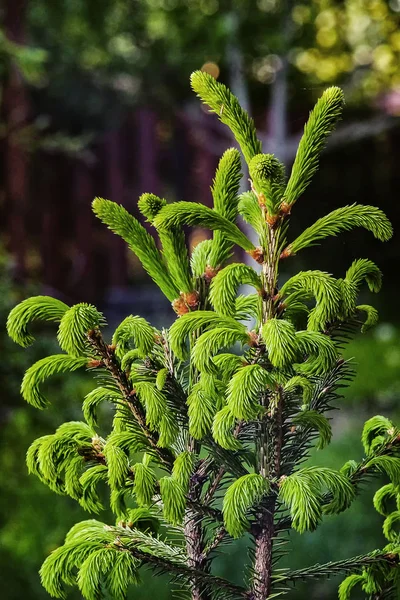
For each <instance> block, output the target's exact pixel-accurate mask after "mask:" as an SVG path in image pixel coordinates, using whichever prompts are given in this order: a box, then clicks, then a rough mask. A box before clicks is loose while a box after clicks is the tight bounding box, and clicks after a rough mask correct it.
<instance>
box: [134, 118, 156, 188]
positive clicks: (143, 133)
mask: <svg viewBox="0 0 400 600" xmlns="http://www.w3.org/2000/svg"><path fill="white" fill-rule="evenodd" d="M136 127H137V134H138V136H137V140H138V141H137V143H138V148H139V149H140V153H139V156H138V161H137V167H138V172H137V180H138V181H137V182H138V187H139V190H140V193H143V192H151V193H152V194H157V195H159V194H161V184H160V180H159V177H158V168H157V157H158V154H159V143H158V139H157V129H156V128H157V119H156V115H155V113H154V111H152V110H151V109H149V108H144V107H143V108H139V109H138V111H137V120H136Z"/></svg>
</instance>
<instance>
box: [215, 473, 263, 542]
mask: <svg viewBox="0 0 400 600" xmlns="http://www.w3.org/2000/svg"><path fill="white" fill-rule="evenodd" d="M269 487H270V484H269V481H268V479H265V478H264V477H263V476H262V475H259V474H258V473H249V474H248V475H243V477H240V478H239V479H237V480H236V481H235V482H234V483H232V484H231V485H230V486H229V488H228V489H227V490H226V493H225V496H224V504H223V508H222V512H223V515H224V523H225V527H226V529H227V531H228V533H229V534H230V535H231V536H232V537H234V538H237V537H240V536H241V535H243V533H244V532H245V531H246V530H247V529H248V527H249V521H248V519H247V513H248V511H249V510H250V509H251V508H252V507H254V506H255V505H256V504H257V503H259V502H260V500H261V499H262V497H263V496H264V494H267V493H268V491H269Z"/></svg>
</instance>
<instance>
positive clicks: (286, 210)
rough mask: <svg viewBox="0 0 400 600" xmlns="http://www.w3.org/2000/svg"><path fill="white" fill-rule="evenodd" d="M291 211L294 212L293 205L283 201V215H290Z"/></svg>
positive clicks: (281, 208)
mask: <svg viewBox="0 0 400 600" xmlns="http://www.w3.org/2000/svg"><path fill="white" fill-rule="evenodd" d="M291 210H292V206H291V204H288V203H287V202H285V201H283V202H282V204H281V206H280V212H281V215H283V216H286V215H290V211H291Z"/></svg>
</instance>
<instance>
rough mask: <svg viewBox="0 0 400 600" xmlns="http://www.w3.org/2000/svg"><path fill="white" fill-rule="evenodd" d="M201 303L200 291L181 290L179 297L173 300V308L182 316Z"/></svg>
mask: <svg viewBox="0 0 400 600" xmlns="http://www.w3.org/2000/svg"><path fill="white" fill-rule="evenodd" d="M198 305H199V292H197V291H196V290H193V291H192V292H185V293H184V292H181V294H180V296H179V298H176V300H174V301H173V302H172V308H173V309H174V311H175V312H176V314H177V315H179V316H182V315H185V314H186V313H188V312H189V310H190V309H195V308H197V307H198Z"/></svg>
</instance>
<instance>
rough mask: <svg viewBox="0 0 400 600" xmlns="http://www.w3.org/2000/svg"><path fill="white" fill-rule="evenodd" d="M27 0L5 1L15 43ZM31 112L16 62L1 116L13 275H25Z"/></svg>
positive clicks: (8, 30) (19, 38)
mask: <svg viewBox="0 0 400 600" xmlns="http://www.w3.org/2000/svg"><path fill="white" fill-rule="evenodd" d="M26 6H27V0H5V6H4V30H5V35H6V36H7V38H9V39H10V40H12V41H13V42H15V43H17V44H21V45H22V44H24V43H25V14H26ZM29 112H30V106H29V99H28V93H27V90H26V87H25V84H24V81H23V79H22V76H21V74H20V72H19V70H18V68H17V66H16V65H15V64H12V63H11V64H10V69H9V71H8V73H7V77H6V81H5V85H4V93H3V106H2V116H3V119H4V124H5V132H6V134H5V141H4V182H5V212H6V219H7V224H6V227H7V233H8V238H9V243H8V247H9V250H10V251H11V253H12V254H13V256H14V258H15V275H16V277H18V278H21V279H22V278H23V277H24V275H25V274H26V247H27V239H26V223H25V217H26V207H27V202H28V180H29V174H28V168H29V156H28V152H27V151H26V149H25V148H24V147H23V144H22V143H21V137H22V136H21V134H22V133H23V130H24V128H25V127H26V125H27V122H28V117H29Z"/></svg>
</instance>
